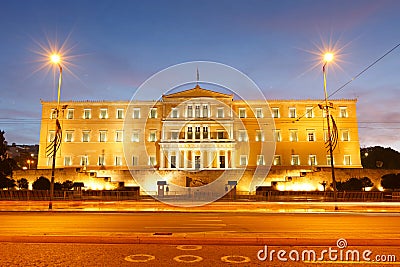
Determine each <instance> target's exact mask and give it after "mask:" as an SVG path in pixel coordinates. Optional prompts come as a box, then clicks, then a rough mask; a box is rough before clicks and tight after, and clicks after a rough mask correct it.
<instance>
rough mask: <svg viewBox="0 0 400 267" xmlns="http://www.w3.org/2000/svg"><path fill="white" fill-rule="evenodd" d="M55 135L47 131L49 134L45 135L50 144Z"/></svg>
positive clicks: (53, 132)
mask: <svg viewBox="0 0 400 267" xmlns="http://www.w3.org/2000/svg"><path fill="white" fill-rule="evenodd" d="M55 134H56V132H55V131H49V133H48V134H47V141H48V142H50V143H51V142H53V140H54V137H55Z"/></svg>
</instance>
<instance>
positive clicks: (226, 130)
mask: <svg viewBox="0 0 400 267" xmlns="http://www.w3.org/2000/svg"><path fill="white" fill-rule="evenodd" d="M321 102H322V101H319V100H268V105H266V101H265V100H249V101H245V100H236V99H234V96H233V95H230V94H224V93H220V92H215V91H211V90H206V89H203V88H201V87H200V86H198V85H197V86H196V87H195V88H192V89H188V90H185V91H180V92H176V93H171V94H168V95H163V97H162V99H161V100H160V101H157V102H154V101H134V102H131V103H129V102H128V101H65V102H62V103H61V106H63V111H62V113H61V116H62V118H61V127H62V130H63V136H62V145H61V147H60V149H59V151H58V153H57V158H56V167H57V168H64V169H65V168H76V169H78V168H79V169H80V170H94V171H96V170H127V169H128V168H131V169H138V170H139V169H152V168H155V169H156V170H158V171H176V170H183V171H200V170H202V171H207V170H226V169H228V170H230V169H236V168H245V169H252V168H256V167H259V166H269V165H271V166H272V169H274V168H275V169H286V170H295V169H306V170H311V171H312V170H314V169H316V168H318V167H329V166H330V160H331V159H330V156H329V153H328V151H327V148H326V140H327V136H328V135H327V130H326V119H325V118H324V111H323V110H322V109H320V108H319V107H318V104H320V103H321ZM331 103H332V107H333V108H332V114H333V117H334V118H335V121H336V125H337V145H336V148H335V150H334V163H335V167H338V168H361V160H360V153H359V139H358V126H357V116H356V100H354V99H341V100H331ZM56 105H57V103H56V102H45V101H42V122H41V130H40V151H39V161H38V168H39V169H46V168H47V169H48V168H51V158H48V157H47V156H46V147H47V146H48V145H49V144H50V143H51V140H52V139H53V138H54V118H55V117H54V112H53V111H54V109H55V108H56ZM256 121H257V122H258V123H255V122H256ZM263 144H265V146H264V148H263ZM124 146H125V149H126V147H127V146H128V147H130V148H133V151H134V153H133V154H132V155H130V156H129V158H125V155H124ZM275 147H276V148H275ZM267 154H268V155H271V156H268V155H267Z"/></svg>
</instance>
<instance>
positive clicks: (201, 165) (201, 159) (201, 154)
mask: <svg viewBox="0 0 400 267" xmlns="http://www.w3.org/2000/svg"><path fill="white" fill-rule="evenodd" d="M203 168H204V150H200V169H203Z"/></svg>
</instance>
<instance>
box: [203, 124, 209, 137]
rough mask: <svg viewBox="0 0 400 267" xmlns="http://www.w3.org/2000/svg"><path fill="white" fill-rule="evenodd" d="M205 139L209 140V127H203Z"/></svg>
mask: <svg viewBox="0 0 400 267" xmlns="http://www.w3.org/2000/svg"><path fill="white" fill-rule="evenodd" d="M203 139H208V127H207V126H204V127H203Z"/></svg>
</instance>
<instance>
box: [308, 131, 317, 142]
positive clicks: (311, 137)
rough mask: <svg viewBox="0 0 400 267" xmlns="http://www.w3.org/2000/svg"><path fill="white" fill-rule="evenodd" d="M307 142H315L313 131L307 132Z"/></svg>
mask: <svg viewBox="0 0 400 267" xmlns="http://www.w3.org/2000/svg"><path fill="white" fill-rule="evenodd" d="M307 141H308V142H315V130H307Z"/></svg>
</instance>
